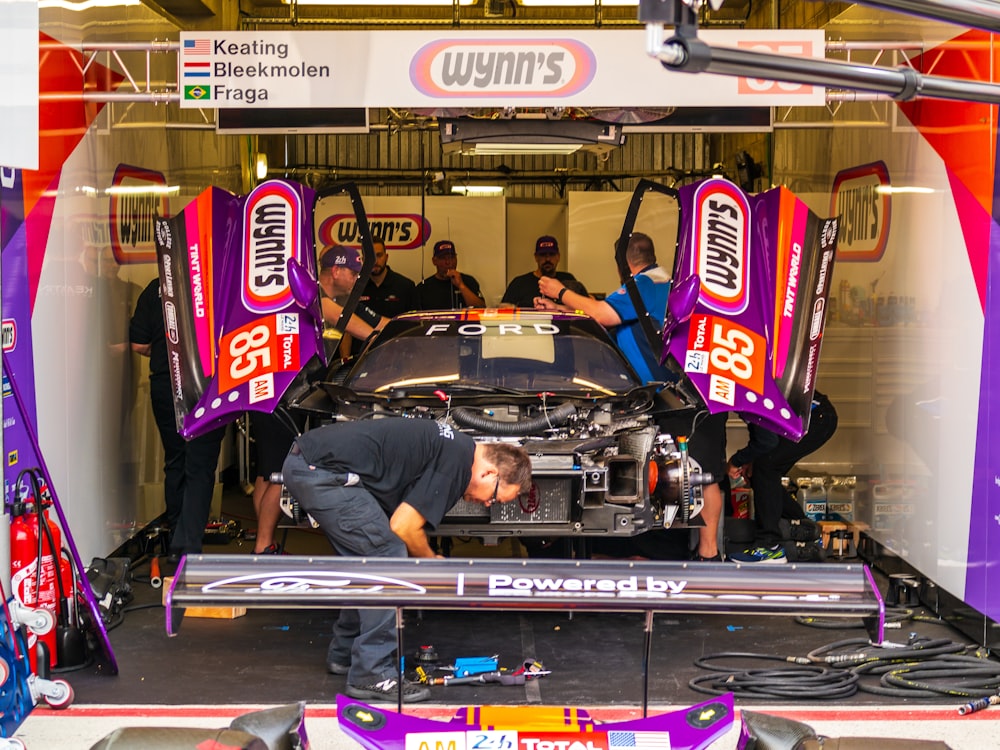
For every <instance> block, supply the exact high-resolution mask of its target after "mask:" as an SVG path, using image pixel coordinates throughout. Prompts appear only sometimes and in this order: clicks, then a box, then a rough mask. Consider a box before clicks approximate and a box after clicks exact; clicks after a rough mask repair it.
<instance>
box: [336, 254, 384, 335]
mask: <svg viewBox="0 0 1000 750" xmlns="http://www.w3.org/2000/svg"><path fill="white" fill-rule="evenodd" d="M319 269H320V270H319V288H320V292H321V294H320V306H321V307H322V309H323V320H325V321H326V322H327V323H329V324H330V325H336V324H337V321H339V320H340V315H341V313H343V312H344V302H346V301H347V297H348V295H349V294H350V293H351V289H352V288H353V287H354V285H355V283H357V280H358V275H359V274H360V273H361V256H360V255H358V251H357V250H355V249H354V248H351V247H343V246H342V245H331V246H330V247H328V248H327V249H325V250H324V251H323V254H322V255H321V256H320V258H319ZM388 322H389V319H388V318H386V317H384V316H382V315H379V314H378V313H377V312H375V311H374V310H372V309H371V308H369V307H367V306H365V305H358V306H357V307H356V308H355V310H354V314H353V315H352V316H351V318H350V320H348V321H347V332H348V333H350V334H351V335H352V336H354V337H355V338H358V339H361V340H362V341H364V340H365V339H366V338H368V337H369V336H371V335H372V332H373V331H381V330H382V328H383V327H384V326H385V324H386V323H388Z"/></svg>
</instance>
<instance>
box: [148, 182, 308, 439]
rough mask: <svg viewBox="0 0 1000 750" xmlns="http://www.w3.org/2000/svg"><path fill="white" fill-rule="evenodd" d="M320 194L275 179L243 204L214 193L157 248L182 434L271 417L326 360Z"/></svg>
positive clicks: (162, 222)
mask: <svg viewBox="0 0 1000 750" xmlns="http://www.w3.org/2000/svg"><path fill="white" fill-rule="evenodd" d="M314 199H315V195H314V193H313V191H312V190H310V189H309V188H307V187H305V186H303V185H300V184H298V183H293V182H286V181H283V180H270V181H268V182H264V183H262V184H261V185H259V186H258V187H257V188H256V189H255V190H253V191H252V192H251V193H249V194H248V195H246V196H244V197H237V196H234V195H232V194H230V193H228V192H226V191H224V190H220V189H218V188H209V189H207V190H205V191H204V192H203V193H202V194H201V195H199V196H198V198H196V199H195V200H194V201H193V202H192V203H191V204H189V205H188V206H187V207H186V208H185V209H184V210H183V211H181V213H180V214H178V215H177V216H175V217H173V218H171V219H158V220H157V223H156V246H157V255H158V257H159V265H160V290H161V299H162V304H163V312H164V321H165V324H166V330H167V351H168V357H169V363H170V378H171V383H172V385H173V391H174V409H175V412H176V416H177V428H178V432H179V433H180V434H181V435H183V436H184V437H186V438H190V437H194V436H196V435H200V434H202V433H204V432H207V431H208V430H211V429H214V428H216V427H219V426H220V425H223V424H225V423H227V422H230V421H232V420H233V419H235V418H236V417H237V416H239V414H240V413H241V412H243V411H246V410H257V411H265V412H270V411H273V410H274V408H275V407H276V406H277V405H278V402H279V401H280V399H281V397H282V396H283V395H284V393H285V391H286V390H287V389H288V387H289V386H290V385H291V384H292V382H293V381H294V380H295V378H296V377H297V376H298V374H299V372H300V371H301V370H302V368H303V366H304V365H305V364H306V363H307V362H309V361H310V360H311V359H312V358H313V357H318V358H320V359H321V360H323V361H325V357H324V351H323V340H322V331H323V324H322V319H321V317H320V313H319V303H318V287H317V286H316V257H315V253H314V249H313V248H314V246H313V235H312V207H313V202H314Z"/></svg>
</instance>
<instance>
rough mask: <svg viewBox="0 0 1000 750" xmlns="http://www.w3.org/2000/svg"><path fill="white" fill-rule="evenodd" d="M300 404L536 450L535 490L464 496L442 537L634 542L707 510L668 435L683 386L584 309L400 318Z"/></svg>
mask: <svg viewBox="0 0 1000 750" xmlns="http://www.w3.org/2000/svg"><path fill="white" fill-rule="evenodd" d="M292 406H293V407H295V408H299V409H305V410H307V411H308V412H309V413H311V414H313V415H314V416H315V417H316V418H317V419H318V420H319V421H321V422H322V421H343V420H356V419H373V418H376V419H377V418H379V417H385V416H403V417H411V418H415V419H434V420H438V421H442V422H446V423H448V424H450V425H452V426H453V427H455V428H456V429H459V430H462V431H463V432H466V433H468V434H471V435H472V436H473V437H475V439H476V440H478V441H496V440H502V441H507V442H511V443H514V444H517V445H519V446H522V447H524V448H525V449H526V450H527V452H528V454H529V455H530V456H531V461H532V476H533V482H532V487H531V491H530V492H528V493H526V494H524V495H522V496H521V497H519V498H518V499H517V501H516V502H513V503H495V504H493V505H492V506H490V507H489V508H487V507H485V506H483V505H482V504H480V503H470V502H466V501H464V500H460V501H459V502H458V504H457V505H456V506H455V507H454V508H452V510H451V511H450V512H449V513H448V514H447V515H446V517H445V519H444V523H442V524H441V525H440V526H439V528H438V529H437V533H439V534H448V535H463V536H476V537H480V538H483V539H486V540H488V541H491V542H492V541H496V540H497V538H499V537H503V536H511V535H518V536H565V535H586V536H609V535H623V536H632V535H635V534H639V533H642V532H644V531H648V530H649V529H652V528H662V527H669V526H670V525H671V524H672V523H673V522H674V521H675V519H678V518H683V519H684V520H693V519H694V518H696V517H697V515H698V513H699V512H700V510H701V507H702V499H701V492H700V486H699V482H700V481H702V479H703V477H702V475H701V474H700V470H699V468H698V467H697V465H694V466H693V468H692V467H691V466H688V464H687V463H685V462H683V456H682V451H681V448H682V446H679V445H678V443H677V442H676V441H675V439H674V436H672V435H670V434H668V433H665V432H661V431H660V429H659V425H658V422H659V421H661V420H662V419H663V418H665V417H666V416H667V415H674V414H676V413H677V412H678V411H683V410H684V409H685V408H688V407H690V402H688V401H686V400H685V399H684V397H683V395H682V394H681V393H680V392H679V391H678V390H677V389H676V387H675V385H674V384H663V383H653V384H647V383H643V382H642V381H641V380H640V379H639V377H638V376H637V375H636V374H635V372H634V371H633V370H632V368H631V367H630V366H629V364H628V362H627V361H626V360H625V358H624V357H623V356H622V354H621V352H620V351H619V350H618V349H617V348H616V347H615V345H614V343H613V342H612V341H611V339H610V337H609V336H608V334H607V332H606V331H605V330H604V328H602V327H601V326H600V325H599V324H598V323H596V322H595V321H593V320H592V319H591V318H588V317H587V316H585V315H581V314H577V313H551V312H541V311H537V312H536V311H531V310H513V309H509V310H482V309H471V310H461V311H440V312H421V313H411V314H405V315H401V316H399V317H397V318H394V319H393V320H392V321H391V322H390V323H389V324H388V325H387V326H386V328H385V330H384V331H383V332H382V333H380V334H379V335H378V336H377V337H376V338H375V339H374V340H373V341H372V343H371V344H370V345H369V346H368V347H367V348H366V349H365V351H364V352H363V353H362V354H361V355H360V356H359V357H358V358H357V360H356V361H353V362H351V363H348V364H347V365H339V364H337V365H334V366H333V367H332V368H331V369H330V370H329V372H328V373H327V374H326V376H325V377H324V378H323V379H322V380H320V381H319V382H318V383H317V384H316V385H315V387H314V388H313V390H312V391H311V392H309V393H308V394H307V395H306V396H305V397H304V398H303V399H302V400H301V401H296V402H294V403H293V404H292ZM691 413H692V416H693V414H694V410H693V409H691ZM685 466H687V469H686V471H685V469H684V467H685ZM704 479H706V480H708V479H710V478H704ZM682 488H685V489H689V490H690V491H683V492H682V491H681V489H682Z"/></svg>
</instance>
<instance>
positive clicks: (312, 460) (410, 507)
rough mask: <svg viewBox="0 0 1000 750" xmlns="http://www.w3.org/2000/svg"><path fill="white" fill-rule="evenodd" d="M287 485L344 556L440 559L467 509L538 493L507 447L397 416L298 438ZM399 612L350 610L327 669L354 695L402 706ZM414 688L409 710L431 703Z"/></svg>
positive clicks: (519, 456)
mask: <svg viewBox="0 0 1000 750" xmlns="http://www.w3.org/2000/svg"><path fill="white" fill-rule="evenodd" d="M282 473H283V476H284V483H285V486H286V487H288V489H289V491H290V492H291V494H292V496H293V497H294V498H295V499H296V500H298V502H299V505H300V506H301V508H302V509H303V510H304V511H306V512H307V513H308V514H309V515H310V516H312V518H313V520H315V521H316V523H318V524H319V526H320V528H321V529H323V531H324V533H326V536H327V538H328V539H329V540H330V544H331V545H333V548H334V549H335V550H336V551H337V553H338V554H341V555H355V556H366V557H406V555H407V554H409V555H410V556H411V557H440V555H435V554H434V551H433V550H432V549H431V546H430V544H429V543H428V540H427V532H426V529H427V528H428V527H430V528H432V529H433V528H436V527H437V525H438V524H439V523H440V522H441V519H442V518H444V515H445V513H447V512H448V511H449V510H450V509H451V508H452V507H453V506H454V505H455V504H456V503H457V502H458V501H459V500H463V499H464V500H465V501H466V502H470V503H480V504H482V505H485V506H486V507H489V506H490V505H492V504H493V503H495V502H499V503H505V502H510V501H511V500H514V499H515V498H517V496H518V495H520V494H521V493H523V492H527V491H528V490H529V489H530V487H531V462H530V460H529V458H528V454H527V453H526V452H525V451H524V450H523V449H522V448H519V447H517V446H514V445H511V444H509V443H501V442H496V443H477V442H475V441H474V440H473V439H472V438H471V437H469V436H468V435H465V434H463V433H461V432H459V431H457V430H454V429H452V428H451V427H450V426H448V425H445V424H441V423H439V422H436V421H433V420H430V419H407V418H403V417H392V418H385V419H376V420H373V421H364V422H342V423H336V424H330V425H324V426H323V427H318V428H316V429H313V430H309V431H308V432H306V433H305V434H303V435H301V436H300V437H298V438H297V439H296V441H295V443H293V445H292V449H291V451H289V453H288V457H287V458H286V459H285V463H284V466H283V467H282ZM395 617H396V615H395V611H394V610H391V609H389V610H385V609H362V610H356V609H342V610H340V616H339V617H338V619H337V622H336V624H335V625H334V628H333V640H332V641H331V642H330V647H329V650H328V651H327V669H328V670H329V671H330V672H332V673H333V674H346V675H347V687H346V692H347V694H348V695H349V696H351V697H352V698H358V699H361V700H369V701H393V700H395V699H396V695H397V690H398V687H397V686H398V681H399V680H400V679H401V677H400V674H399V658H398V657H397V655H396V635H395ZM429 697H430V690H429V689H428V687H427V686H426V685H420V684H416V683H412V684H411V683H407V684H404V686H403V701H404V702H405V703H414V702H416V701H422V700H427V698H429Z"/></svg>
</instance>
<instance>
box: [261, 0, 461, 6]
mask: <svg viewBox="0 0 1000 750" xmlns="http://www.w3.org/2000/svg"><path fill="white" fill-rule="evenodd" d="M281 1H282V2H283V3H284V4H285V5H291V4H292V2H293V0H281ZM475 2H476V0H458V4H459V5H473V4H475ZM296 4H297V5H425V6H426V5H454V4H455V3H454V0H298V3H296Z"/></svg>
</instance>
